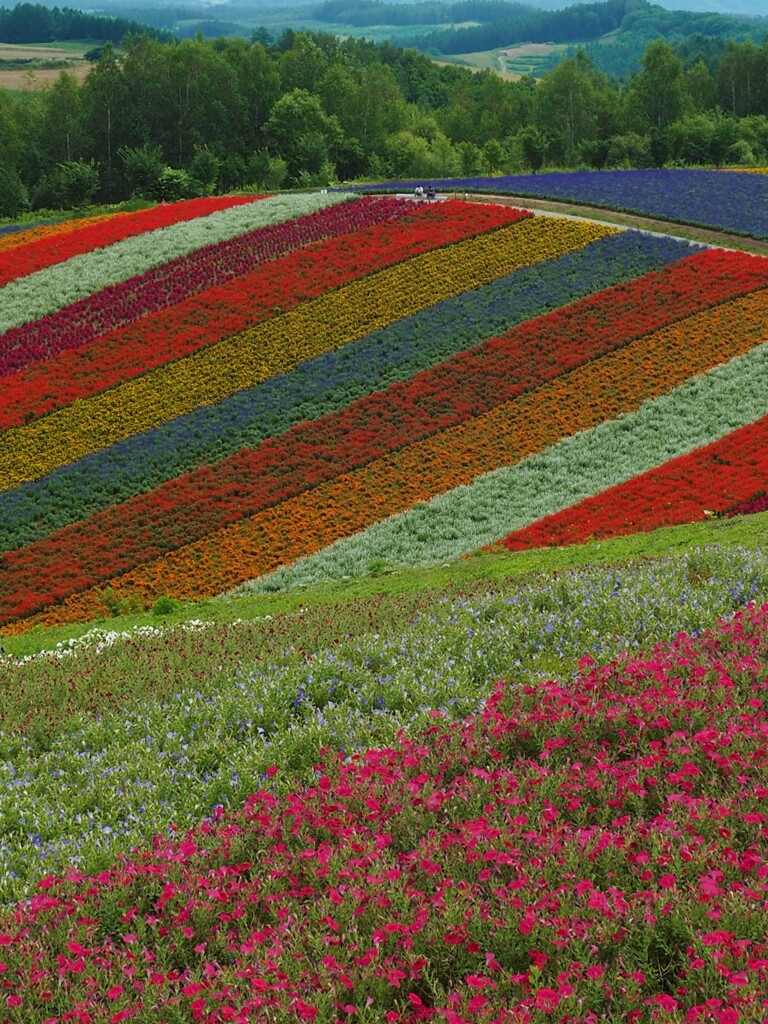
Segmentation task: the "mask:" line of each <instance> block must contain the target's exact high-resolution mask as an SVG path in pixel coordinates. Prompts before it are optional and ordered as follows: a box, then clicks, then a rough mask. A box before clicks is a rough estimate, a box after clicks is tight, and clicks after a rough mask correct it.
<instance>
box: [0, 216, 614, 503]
mask: <svg viewBox="0 0 768 1024" xmlns="http://www.w3.org/2000/svg"><path fill="white" fill-rule="evenodd" d="M612 233H614V229H611V228H606V227H602V226H599V225H593V224H587V223H586V222H577V221H568V220H554V219H550V218H543V217H542V218H530V219H526V220H522V221H518V222H517V223H516V224H513V225H512V226H511V227H505V228H501V229H499V230H498V231H494V232H492V233H490V234H488V235H482V236H480V237H478V238H473V239H470V240H468V241H462V242H458V243H456V244H454V245H451V246H448V247H446V248H444V249H438V250H434V251H432V252H429V253H425V254H423V255H419V256H416V257H414V258H413V259H411V260H409V261H407V262H405V263H400V264H397V265H395V266H393V267H388V268H386V269H385V270H381V271H379V272H378V273H376V274H372V275H370V276H368V277H366V278H363V279H362V280H359V281H355V282H353V283H352V284H349V285H346V286H344V287H343V288H340V289H339V290H337V291H334V292H331V293H328V294H325V295H322V296H320V297H319V298H317V299H313V300H311V301H309V302H306V303H304V304H303V305H301V306H298V307H296V308H295V309H292V310H290V311H289V312H287V313H285V314H283V315H281V316H276V317H274V318H272V319H270V320H268V321H266V322H265V323H262V324H259V325H258V326H257V327H254V328H252V329H249V330H245V331H241V332H239V333H238V334H235V335H232V336H230V337H228V338H225V339H223V340H222V341H220V342H218V343H216V344H214V345H211V346H209V347H207V348H205V349H202V350H200V351H198V352H196V353H194V354H193V355H190V356H188V357H187V358H184V359H179V360H177V361H175V362H171V363H168V364H166V365H164V366H162V367H159V368H158V369H156V370H153V371H152V372H150V373H147V374H145V375H144V376H142V377H138V378H134V379H132V380H129V381H126V382H124V383H123V384H121V385H119V386H117V387H114V388H112V389H110V390H108V391H105V392H103V393H101V394H98V395H95V396H94V397H92V398H88V399H85V400H82V401H78V402H75V403H74V404H73V405H71V406H68V407H67V408H65V409H61V410H57V411H56V412H53V413H51V414H50V415H48V416H46V417H44V418H42V419H39V420H36V421H34V422H32V423H30V424H29V425H27V426H24V427H18V428H12V429H10V430H8V431H7V432H6V433H5V434H4V435H3V445H2V450H0V490H5V489H9V488H12V487H16V486H18V485H19V484H21V483H24V482H25V481H28V480H34V479H37V478H38V477H41V476H44V475H45V474H46V473H49V472H51V471H52V470H54V469H56V468H57V467H59V466H62V465H64V464H66V463H68V462H71V461H73V460H75V459H79V458H83V457H84V456H86V455H89V454H90V453H92V452H95V451H98V450H99V449H100V448H102V447H104V446H106V445H110V444H114V443H115V442H117V441H120V440H123V439H124V438H126V437H130V436H131V435H133V434H138V433H141V432H142V431H146V430H150V429H152V428H153V427H157V426H159V425H161V424H162V423H165V422H166V421H167V420H170V419H173V418H174V417H177V416H182V415H184V414H185V413H187V412H190V411H191V410H192V409H195V408H197V407H199V406H202V405H211V404H214V403H216V402H220V401H222V400H223V399H224V398H226V397H228V396H229V395H231V394H233V393H234V392H235V391H239V390H242V389H243V388H248V387H252V386H253V385H254V384H258V383H260V382H261V381H264V380H266V379H267V378H268V377H270V376H273V375H275V374H278V373H285V372H287V371H288V370H290V369H292V368H293V367H295V366H296V365H298V363H300V362H303V361H304V360H307V359H311V358H313V357H314V356H317V355H320V354H321V353H323V352H326V351H329V350H332V349H336V348H339V347H340V346H342V345H345V344H347V343H349V342H351V341H355V340H357V339H359V338H361V337H363V336H364V335H366V334H368V333H369V332H371V331H375V330H378V329H380V328H382V327H386V326H387V325H388V324H390V323H393V322H394V321H395V320H399V319H402V318H403V317H407V316H410V315H412V314H414V313H417V312H419V311H420V310H422V309H425V308H427V307H428V306H431V305H434V304H435V303H437V302H440V301H441V300H443V299H446V298H449V297H451V296H455V295H459V294H461V293H462V292H465V291H468V290H470V289H472V288H477V287H479V286H481V285H483V284H487V283H489V282H490V281H493V280H494V279H496V278H498V277H503V276H504V275H507V274H510V273H512V272H513V271H515V270H518V269H520V268H521V267H523V266H530V265H532V264H534V263H538V262H540V261H541V260H544V259H549V258H553V257H557V256H561V255H563V254H565V253H566V252H570V251H573V250H575V249H579V248H582V247H584V246H585V245H588V244H589V243H590V242H592V241H596V240H597V239H598V238H602V237H605V235H607V234H612Z"/></svg>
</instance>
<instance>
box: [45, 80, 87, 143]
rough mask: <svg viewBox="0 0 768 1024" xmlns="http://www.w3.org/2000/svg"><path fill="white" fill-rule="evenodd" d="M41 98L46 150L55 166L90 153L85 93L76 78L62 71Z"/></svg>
mask: <svg viewBox="0 0 768 1024" xmlns="http://www.w3.org/2000/svg"><path fill="white" fill-rule="evenodd" d="M42 96H43V108H44V114H43V118H44V132H45V135H44V148H45V152H46V155H47V156H48V158H49V159H50V160H51V161H52V162H54V163H59V162H70V161H73V160H79V159H80V158H81V157H84V156H85V155H86V154H88V153H90V152H91V146H90V140H89V139H88V136H87V132H86V127H85V112H84V110H83V97H82V90H81V88H80V86H79V84H78V82H77V79H76V78H75V76H74V75H73V74H71V73H69V72H67V71H62V72H61V74H60V75H59V77H58V78H57V79H56V81H55V82H54V83H53V85H51V86H50V87H49V88H48V89H45V90H43V93H42Z"/></svg>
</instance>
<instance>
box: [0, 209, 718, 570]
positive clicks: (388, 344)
mask: <svg viewBox="0 0 768 1024" xmlns="http://www.w3.org/2000/svg"><path fill="white" fill-rule="evenodd" d="M440 205H441V206H445V205H448V204H440ZM424 208H427V209H435V208H436V207H435V206H433V207H422V209H424ZM345 209H346V207H345ZM689 252H690V249H689V248H688V247H687V246H685V245H684V244H682V243H679V242H674V241H672V240H669V239H662V238H655V237H652V236H648V235H641V234H639V233H638V232H623V233H621V234H618V235H609V236H607V237H605V238H603V239H601V240H599V241H597V242H593V243H592V244H590V245H588V246H586V247H585V248H583V249H580V250H576V251H575V252H571V253H568V254H566V255H565V256H562V257H560V258H558V259H553V260H546V261H544V262H543V263H539V264H536V265H534V266H532V267H526V268H524V269H522V270H520V271H517V272H516V273H514V274H512V275H509V276H507V277H504V278H500V279H499V280H497V281H493V282H492V283H491V284H489V285H486V286H484V287H482V288H479V289H477V290H476V291H474V292H471V293H468V294H464V295H460V296H458V297H456V298H451V299H446V300H445V301H444V302H442V303H438V304H437V305H436V306H433V307H430V308H429V309H427V310H424V312H422V313H418V314H416V315H414V316H412V317H407V318H406V319H404V320H398V321H397V322H396V323H394V324H392V325H391V326H390V327H388V328H385V329H384V330H381V331H375V332H374V333H373V334H370V335H368V336H366V337H365V338H363V339H362V340H361V341H359V342H356V343H352V344H351V345H348V346H345V347H343V348H341V349H339V350H338V351H335V352H329V353H326V354H325V355H323V356H319V357H317V358H316V359H313V360H310V361H308V362H305V363H301V364H300V365H299V366H297V367H296V369H295V370H292V371H291V372H289V373H287V374H283V375H280V376H278V377H270V378H269V379H268V380H266V381H265V382H264V383H263V384H261V385H259V386H258V387H255V388H249V389H246V390H245V391H238V392H236V393H235V394H234V395H232V396H231V398H228V399H226V400H225V401H223V402H221V403H219V404H217V405H214V406H204V407H202V408H201V409H196V410H194V412H192V413H189V414H188V415H187V416H184V417H180V418H179V419H177V420H173V421H171V422H170V423H167V424H164V425H163V426H162V427H158V428H157V429H156V430H153V431H150V432H148V433H146V434H139V435H137V436H135V437H132V438H128V439H127V440H126V441H123V442H121V443H119V444H117V445H112V446H110V447H109V448H105V449H103V450H102V451H100V452H96V453H94V454H93V455H90V456H88V457H87V458H85V459H82V460H80V461H79V462H76V463H72V464H69V465H67V466H63V467H62V468H61V469H57V470H54V472H53V473H50V474H48V475H47V476H45V477H43V478H42V479H40V480H36V481H32V482H30V483H28V484H22V485H21V486H20V487H19V488H16V489H15V490H13V491H4V492H2V493H0V550H11V549H13V548H18V547H23V546H24V545H26V544H29V543H31V542H33V541H35V540H38V539H40V537H43V536H46V535H47V534H49V533H52V532H53V531H54V530H55V529H58V528H59V527H61V526H64V525H66V524H67V523H71V522H75V521H76V520H78V519H82V518H84V517H85V516H87V515H92V514H93V513H95V512H97V511H99V510H100V509H102V508H105V507H107V506H108V505H113V504H116V503H118V502H119V501H125V500H126V499H127V498H130V497H132V496H133V495H135V494H140V493H141V492H142V491H146V490H149V489H151V488H153V487H157V486H159V485H160V484H161V483H162V482H163V481H164V480H169V479H171V478H173V477H176V476H180V475H181V474H182V473H186V472H189V471H191V470H194V469H196V468H197V467H198V466H201V465H205V464H208V463H211V462H213V461H215V460H217V459H221V458H224V457H226V456H228V455H231V454H233V453H234V452H236V451H238V450H239V449H240V448H245V447H253V446H254V445H256V444H259V443H260V442H261V441H263V440H264V439H265V438H267V437H270V436H272V437H274V436H276V435H279V434H282V433H284V432H285V431H286V430H288V429H289V428H290V427H292V426H294V425H295V424H296V423H299V422H301V421H302V420H314V419H316V418H317V417H319V416H321V415H323V414H327V413H329V412H333V411H335V410H337V409H341V408H343V407H344V406H345V405H348V404H349V403H350V402H352V401H355V400H356V399H358V398H362V397H364V396H366V395H369V394H371V393H372V392H373V391H376V390H379V389H381V388H383V387H387V386H388V385H389V384H392V383H394V382H396V381H402V380H406V379H407V378H408V377H410V376H411V375H412V374H414V373H416V372H418V371H419V370H423V369H426V368H428V367H429V366H433V365H435V364H436V363H439V362H441V361H442V360H445V359H448V358H449V357H450V356H453V355H455V354H457V353H458V352H460V351H461V350H462V349H464V348H465V347H467V346H468V345H471V344H476V343H477V342H479V341H481V340H482V339H483V338H486V337H490V336H492V335H494V334H496V333H498V332H499V331H502V330H504V329H507V328H509V327H510V326H514V325H515V324H518V323H522V322H524V321H525V320H528V319H531V318H532V317H534V316H538V315H540V314H542V313H544V312H546V311H547V310H551V309H556V308H557V307H559V306H562V305H565V304H567V303H568V302H572V301H574V300H575V299H577V298H580V297H583V296H586V295H589V294H591V293H592V292H594V291H599V290H600V289H602V288H607V287H609V286H610V285H611V284H613V283H616V282H618V281H620V280H623V279H627V278H631V277H634V276H635V275H637V274H640V273H643V272H646V271H648V270H651V269H655V268H657V267H660V266H662V265H663V264H664V263H666V262H672V261H675V260H678V259H682V258H683V257H684V256H685V255H686V253H689ZM693 266H694V264H691V269H690V273H692V274H693V273H695V272H694V270H693ZM707 273H708V274H709V273H711V274H712V275H714V276H717V273H718V272H717V271H716V270H715V266H714V264H711V265H709V267H708V270H707ZM696 283H697V284H698V283H699V276H698V274H697V275H696Z"/></svg>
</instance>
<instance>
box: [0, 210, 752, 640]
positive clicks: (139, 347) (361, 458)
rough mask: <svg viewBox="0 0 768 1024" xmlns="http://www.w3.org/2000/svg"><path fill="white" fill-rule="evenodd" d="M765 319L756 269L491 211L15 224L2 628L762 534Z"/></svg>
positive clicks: (1, 275) (745, 260) (6, 346)
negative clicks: (371, 578) (396, 573)
mask: <svg viewBox="0 0 768 1024" xmlns="http://www.w3.org/2000/svg"><path fill="white" fill-rule="evenodd" d="M25 236H26V237H25ZM767 317H768V262H767V261H766V260H764V259H762V258H760V257H756V256H750V255H747V254H744V253H737V252H731V251H726V250H722V249H714V248H704V247H701V246H697V245H690V244H688V243H686V242H683V241H679V240H676V239H672V238H665V237H660V236H653V235H648V234H641V233H639V232H635V231H619V230H618V229H614V228H610V227H607V226H605V225H599V224H591V223H588V222H585V221H575V220H568V219H559V218H552V217H534V216H532V215H531V214H529V213H526V212H523V211H519V210H515V209H514V208H510V207H509V206H507V205H495V204H494V203H492V202H488V203H473V202H466V201H463V200H459V199H451V200H448V201H446V202H444V203H435V204H428V203H414V202H412V201H411V200H409V199H402V198H395V197H376V196H358V195H353V194H350V193H316V194H304V195H295V196H287V197H286V196H281V197H258V198H257V199H248V200H244V199H242V198H240V199H237V200H234V199H217V200H200V201H192V202H189V203H184V204H178V205H177V206H170V207H161V208H158V209H157V210H154V211H142V212H140V213H136V214H121V215H119V216H117V217H115V218H112V219H109V218H101V217H99V218H94V219H92V220H91V221H87V220H86V221H80V222H77V223H72V224H69V225H67V224H63V225H56V226H55V229H54V228H53V227H52V228H51V230H50V231H47V230H46V231H44V230H43V229H37V230H36V231H34V232H23V233H20V235H19V236H18V237H16V238H15V239H14V242H13V243H11V242H8V243H7V244H5V245H4V246H3V248H2V249H0V329H2V331H3V333H0V374H2V376H0V393H2V395H3V398H4V400H3V402H2V403H0V437H1V438H2V444H0V628H2V630H3V631H6V632H18V631H22V630H25V629H28V628H30V627H31V626H32V625H35V624H56V623H60V622H67V621H79V620H88V619H92V618H98V617H101V616H103V615H104V614H106V611H107V608H108V607H109V606H113V605H114V602H115V601H117V602H121V601H125V602H126V603H129V604H138V605H140V606H146V607H148V606H151V605H152V604H153V603H154V602H155V601H156V600H157V599H158V598H159V597H161V596H170V597H174V598H179V599H193V598H201V597H206V596H212V595H215V594H217V593H221V592H223V591H227V590H230V589H232V588H236V587H242V586H244V587H246V588H249V589H258V590H264V589H274V588H277V587H282V586H295V585H306V584H307V583H312V582H316V581H318V580H323V579H328V578H338V577H340V576H344V575H354V574H365V573H366V572H367V571H369V570H368V567H369V566H370V565H371V564H372V563H375V564H381V563H382V562H384V563H387V564H391V565H416V564H425V563H429V562H435V561H440V560H442V559H444V558H447V557H457V556H459V555H461V554H465V553H467V552H469V551H471V550H473V549H474V548H476V547H478V546H480V545H483V544H489V543H492V542H495V541H498V540H499V539H500V538H506V540H505V541H504V543H506V544H507V545H508V546H510V547H512V548H521V547H525V546H530V545H538V544H552V543H555V544H562V543H571V542H575V541H578V540H582V539H585V538H587V537H590V536H607V535H609V534H611V533H621V532H628V531H635V530H643V529H652V528H655V527H656V526H659V525H664V524H668V523H672V522H686V521H690V520H692V519H696V518H701V517H702V516H704V515H705V514H711V513H712V512H716V513H720V512H722V513H723V514H726V513H727V514H732V512H733V510H739V509H740V508H741V506H744V508H745V510H747V511H748V510H750V509H751V507H752V505H754V504H755V503H756V504H757V505H758V506H759V505H760V501H759V496H760V495H762V494H764V493H765V490H766V487H767V486H768V464H766V462H765V459H764V456H763V455H762V451H763V450H764V449H765V440H766V437H765V431H766V426H765V424H766V416H768V397H767V396H768V387H766V386H765V382H766V381H767V380H768V349H767V347H766V345H765V340H766V339H765V333H764V324H765V322H766V318H767ZM750 502H751V503H752V504H750Z"/></svg>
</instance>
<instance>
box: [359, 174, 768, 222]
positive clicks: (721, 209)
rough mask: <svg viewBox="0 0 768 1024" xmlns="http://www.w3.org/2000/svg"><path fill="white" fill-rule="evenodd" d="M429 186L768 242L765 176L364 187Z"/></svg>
mask: <svg viewBox="0 0 768 1024" xmlns="http://www.w3.org/2000/svg"><path fill="white" fill-rule="evenodd" d="M430 184H431V185H434V186H435V188H437V189H440V190H446V189H450V190H454V191H465V192H497V193H508V194H511V195H517V196H538V197H541V198H548V199H565V200H570V201H572V202H576V203H585V204H590V205H592V206H602V207H605V208H606V209H612V210H623V211H629V212H632V213H639V214H649V215H651V216H653V217H659V218H662V219H664V220H672V221H678V222H682V223H687V224H696V225H700V226H702V227H711V228H719V229H724V230H727V231H731V232H734V233H736V234H742V235H750V236H753V237H756V238H768V176H766V175H763V174H748V173H741V174H740V173H738V172H731V171H699V170H687V169H682V168H666V169H656V170H645V171H578V172H569V173H552V174H515V175H506V176H503V177H499V178H488V177H483V178H440V179H437V178H435V179H432V180H431V181H415V180H414V181H397V182H387V183H384V184H379V185H365V186H363V188H364V189H366V190H372V191H384V190H387V191H390V190H397V191H408V192H411V191H413V189H414V188H415V187H416V186H417V185H424V186H427V185H430Z"/></svg>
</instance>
